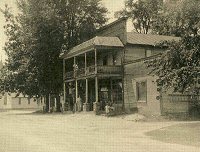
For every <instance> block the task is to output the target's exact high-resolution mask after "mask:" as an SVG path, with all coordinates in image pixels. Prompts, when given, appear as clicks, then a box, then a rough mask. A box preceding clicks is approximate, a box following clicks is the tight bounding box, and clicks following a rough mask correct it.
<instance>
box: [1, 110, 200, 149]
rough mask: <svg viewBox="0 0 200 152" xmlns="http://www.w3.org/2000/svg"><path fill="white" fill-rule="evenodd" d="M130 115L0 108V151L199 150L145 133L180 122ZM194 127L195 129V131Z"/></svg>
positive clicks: (179, 123)
mask: <svg viewBox="0 0 200 152" xmlns="http://www.w3.org/2000/svg"><path fill="white" fill-rule="evenodd" d="M131 117H132V116H131V115H129V116H128V118H125V117H121V118H120V117H117V118H107V117H102V116H95V115H94V114H93V113H80V114H67V115H66V114H65V115H62V114H56V115H48V114H46V115H42V114H31V112H30V111H7V112H1V113H0V137H1V138H0V152H66V151H69V152H147V151H148V152H161V151H162V152H169V151H173V152H186V151H187V152H198V151H200V149H199V147H192V146H184V145H179V144H174V143H173V144H170V143H164V142H160V141H158V140H153V139H152V138H151V137H149V136H146V135H145V133H147V132H151V131H153V130H159V129H161V128H165V127H169V126H172V125H181V124H182V122H134V121H132V119H131ZM133 117H135V116H133ZM190 123H191V122H190ZM184 125H185V124H184ZM198 125H199V124H198ZM197 130H198V129H197ZM197 130H196V131H195V132H197V133H198V131H197Z"/></svg>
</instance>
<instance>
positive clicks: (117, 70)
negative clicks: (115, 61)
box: [97, 66, 122, 74]
mask: <svg viewBox="0 0 200 152" xmlns="http://www.w3.org/2000/svg"><path fill="white" fill-rule="evenodd" d="M121 72H122V68H121V66H98V67H97V73H103V74H121Z"/></svg>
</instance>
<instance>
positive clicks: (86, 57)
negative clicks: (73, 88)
mask: <svg viewBox="0 0 200 152" xmlns="http://www.w3.org/2000/svg"><path fill="white" fill-rule="evenodd" d="M85 75H87V53H85Z"/></svg>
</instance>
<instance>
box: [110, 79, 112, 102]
mask: <svg viewBox="0 0 200 152" xmlns="http://www.w3.org/2000/svg"><path fill="white" fill-rule="evenodd" d="M110 93H111V103H113V82H112V78H110Z"/></svg>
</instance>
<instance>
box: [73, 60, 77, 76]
mask: <svg viewBox="0 0 200 152" xmlns="http://www.w3.org/2000/svg"><path fill="white" fill-rule="evenodd" d="M73 68H74V78H75V77H76V70H77V69H76V57H74V65H73Z"/></svg>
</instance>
